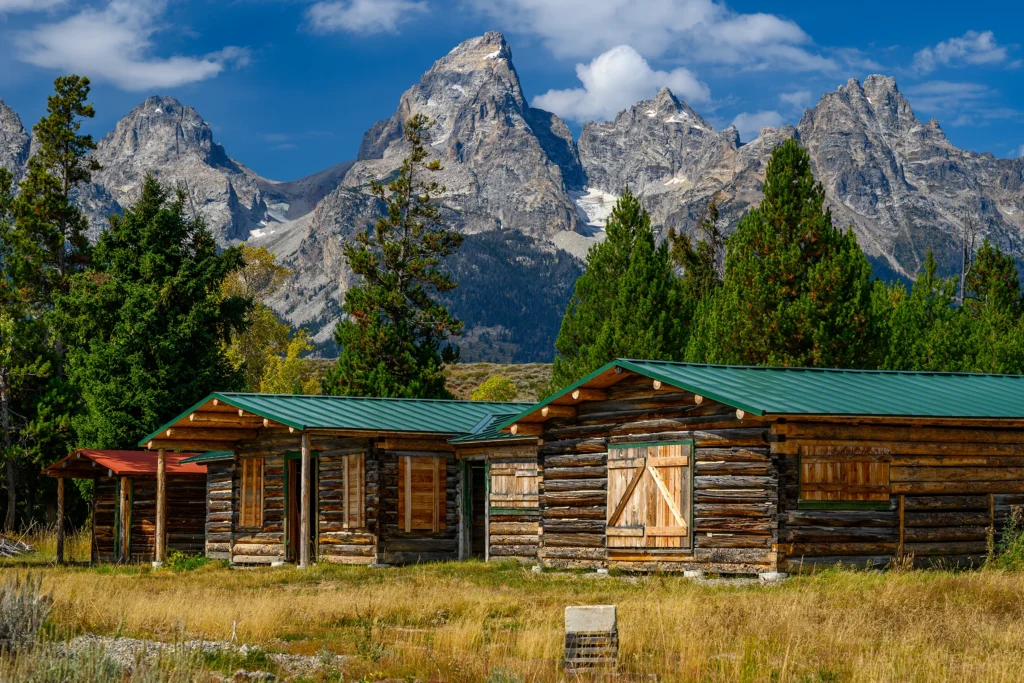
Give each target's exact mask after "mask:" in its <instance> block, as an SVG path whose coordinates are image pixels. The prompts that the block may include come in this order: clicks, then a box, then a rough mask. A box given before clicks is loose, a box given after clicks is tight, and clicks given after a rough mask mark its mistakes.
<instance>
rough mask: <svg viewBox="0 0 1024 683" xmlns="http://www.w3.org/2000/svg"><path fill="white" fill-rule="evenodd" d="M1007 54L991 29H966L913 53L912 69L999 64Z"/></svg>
mask: <svg viewBox="0 0 1024 683" xmlns="http://www.w3.org/2000/svg"><path fill="white" fill-rule="evenodd" d="M1007 57H1008V55H1007V51H1006V47H1004V46H1002V45H999V43H997V42H996V37H995V34H994V33H992V31H982V32H980V33H979V32H978V31H968V32H967V33H965V34H963V35H962V36H960V37H959V38H950V39H949V40H944V41H942V42H941V43H939V44H938V45H935V46H934V47H926V48H924V49H923V50H921V51H919V52H918V53H917V54H915V55H914V69H916V70H917V71H918V72H919V73H930V72H932V71H935V69H937V68H938V67H939V66H964V65H978V64H1001V63H1003V62H1005V61H1006V59H1007Z"/></svg>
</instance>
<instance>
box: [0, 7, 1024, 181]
mask: <svg viewBox="0 0 1024 683" xmlns="http://www.w3.org/2000/svg"><path fill="white" fill-rule="evenodd" d="M1022 25H1024V3H1011V2H1005V1H1003V2H990V1H986V0H976V1H975V2H972V3H970V4H969V5H964V4H963V3H962V2H957V3H953V2H931V3H928V4H927V5H925V4H924V3H919V2H915V3H900V2H893V1H892V0H889V1H888V2H882V1H879V0H860V1H858V2H855V3H822V2H767V1H755V0H741V1H736V2H730V3H727V4H726V3H721V2H715V1H713V0H319V1H318V0H178V1H175V0H91V1H88V2H85V1H82V0H0V99H3V100H4V101H6V102H7V103H8V104H10V105H11V106H12V107H14V108H15V109H16V110H17V111H18V112H19V114H21V116H22V119H23V121H24V123H25V124H26V126H31V124H32V123H34V122H35V121H36V120H38V118H39V116H40V115H41V114H42V112H43V108H44V107H45V98H46V95H47V93H48V92H49V91H50V88H51V84H52V80H53V78H54V77H55V76H56V75H59V74H61V73H67V72H71V71H74V72H78V73H82V74H84V75H87V76H89V77H90V78H92V79H93V81H94V89H93V96H94V97H93V101H94V103H95V105H96V110H97V117H96V120H95V121H94V122H91V123H90V124H89V126H88V127H89V129H90V131H91V132H93V133H94V134H95V135H97V136H99V135H102V134H104V133H106V132H107V131H109V130H110V129H112V128H113V126H114V124H115V122H116V121H117V119H118V118H120V117H121V116H123V115H124V114H126V113H127V112H128V111H129V110H130V109H131V108H132V107H133V106H134V105H136V104H138V103H139V102H141V101H142V99H144V98H145V97H146V96H148V95H152V94H169V95H173V96H175V97H177V98H179V99H180V100H182V101H183V102H185V103H186V104H190V105H192V106H194V107H195V108H196V109H197V110H198V111H199V112H200V113H201V114H202V115H203V116H204V117H205V118H206V119H207V120H208V121H210V123H211V124H212V125H213V127H214V135H215V137H216V139H217V140H218V141H219V142H221V143H222V144H223V145H224V146H225V148H226V149H227V152H228V153H229V154H230V155H231V156H233V157H235V158H236V159H238V160H240V161H242V162H243V163H245V164H247V165H249V166H250V167H252V168H253V169H255V170H256V171H257V172H259V173H260V174H262V175H264V176H266V177H270V178H275V179H279V180H288V179H292V178H297V177H301V176H304V175H308V174H310V173H314V172H316V171H318V170H322V169H324V168H326V167H328V166H331V165H333V164H336V163H339V162H341V161H345V160H347V159H350V158H352V157H353V156H354V155H355V153H356V150H357V148H358V145H359V140H360V138H361V136H362V134H363V132H364V131H365V130H366V129H367V128H368V127H369V126H370V125H372V124H373V122H375V121H376V120H378V119H381V118H386V117H388V116H390V115H391V114H392V112H393V111H394V109H395V106H396V104H397V102H398V98H399V97H400V96H401V94H402V92H403V91H405V90H406V89H407V88H408V87H409V86H410V85H411V84H412V83H414V82H415V81H416V80H417V79H418V78H419V76H420V75H421V74H422V72H423V71H425V70H426V69H428V68H429V67H430V65H431V64H432V63H433V61H434V60H435V59H437V58H438V57H440V56H442V55H444V54H445V53H446V52H448V50H450V49H451V48H452V47H454V46H455V45H456V44H458V43H459V42H461V41H462V40H465V39H467V38H470V37H472V36H475V35H479V34H481V33H483V32H484V31H487V30H491V29H496V30H500V31H503V32H504V33H505V35H506V37H507V38H508V40H509V42H510V43H511V45H512V51H513V56H514V60H515V65H516V68H517V70H518V71H519V74H520V77H521V79H522V82H523V88H524V90H525V92H526V95H527V97H528V98H529V99H530V100H531V101H532V102H534V103H535V104H537V105H543V106H544V107H545V108H549V109H552V110H554V111H556V113H558V114H560V115H561V116H563V118H566V119H567V120H568V121H569V123H570V125H571V126H572V127H573V129H574V130H575V131H576V132H577V133H578V131H579V127H580V125H582V122H583V121H586V120H589V119H592V118H607V117H612V116H614V113H615V112H616V111H618V110H619V109H621V108H624V107H625V106H628V105H629V104H631V103H632V102H633V101H635V100H636V99H639V98H640V97H648V96H650V95H653V93H654V92H655V91H656V90H657V88H658V87H660V86H661V85H669V86H670V87H672V88H673V90H674V91H676V93H677V95H679V96H680V97H681V98H682V99H686V100H687V101H688V102H689V103H690V104H691V106H693V107H694V109H696V110H697V111H698V112H700V113H701V114H702V115H703V116H704V117H705V118H707V119H708V120H709V121H711V122H712V123H713V124H714V125H715V126H716V127H719V128H721V127H724V126H726V125H728V124H730V123H736V124H737V126H738V127H739V128H740V129H741V133H742V136H743V138H744V140H749V139H751V138H752V137H753V136H755V135H756V132H755V131H756V130H757V128H758V126H759V125H762V124H765V125H778V124H786V123H791V124H796V123H797V121H798V120H799V118H800V115H801V113H802V111H803V108H804V107H805V106H813V105H814V103H815V102H817V100H818V98H819V97H820V96H821V94H822V93H824V92H826V91H829V90H833V89H835V88H836V87H837V86H838V85H840V84H842V83H845V82H846V80H847V79H848V78H857V79H860V80H863V78H864V77H865V76H867V75H868V74H871V73H883V74H886V75H890V76H893V77H895V78H896V80H897V83H898V84H899V87H900V89H901V90H902V91H903V92H904V93H905V94H906V95H907V97H908V98H909V99H910V101H911V104H912V105H913V106H914V110H915V113H917V115H918V116H919V117H920V118H921V119H922V120H927V119H929V118H931V117H936V118H938V119H939V122H940V123H941V124H942V127H943V129H944V130H945V131H946V134H947V135H948V136H949V138H950V139H951V140H952V141H953V142H954V144H956V145H958V146H960V147H964V148H967V149H971V150H975V151H979V152H991V153H993V154H995V155H997V156H1000V157H1010V156H1020V155H1022V154H1024V46H1022V45H1021V44H1019V43H1018V42H1015V41H1021V42H1024V37H1022V36H1024V33H1021V31H1020V26H1022Z"/></svg>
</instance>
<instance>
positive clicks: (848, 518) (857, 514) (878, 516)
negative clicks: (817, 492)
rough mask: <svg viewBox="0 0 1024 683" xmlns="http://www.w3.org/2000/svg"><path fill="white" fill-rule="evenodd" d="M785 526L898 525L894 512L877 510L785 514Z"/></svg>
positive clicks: (794, 512) (809, 511)
mask: <svg viewBox="0 0 1024 683" xmlns="http://www.w3.org/2000/svg"><path fill="white" fill-rule="evenodd" d="M784 520H785V525H786V526H826V527H828V526H833V527H886V528H891V527H895V526H896V525H897V524H899V519H898V517H897V515H896V513H895V512H885V511H877V510H799V511H791V512H787V513H786V514H785V516H784Z"/></svg>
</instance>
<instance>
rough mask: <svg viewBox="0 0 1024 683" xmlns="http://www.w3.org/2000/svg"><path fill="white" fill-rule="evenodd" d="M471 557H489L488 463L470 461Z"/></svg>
mask: <svg viewBox="0 0 1024 683" xmlns="http://www.w3.org/2000/svg"><path fill="white" fill-rule="evenodd" d="M469 492H470V520H471V522H470V523H471V527H470V534H469V538H470V544H469V554H470V557H475V558H478V559H481V560H482V559H486V558H487V465H486V463H483V462H470V463H469Z"/></svg>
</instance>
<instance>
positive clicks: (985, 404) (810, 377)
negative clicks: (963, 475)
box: [498, 359, 1024, 429]
mask: <svg viewBox="0 0 1024 683" xmlns="http://www.w3.org/2000/svg"><path fill="white" fill-rule="evenodd" d="M616 366H617V367H621V368H623V369H624V370H631V371H633V372H636V373H639V374H641V375H646V376H647V377H650V378H652V379H657V380H661V381H662V382H664V383H665V384H670V385H672V386H674V387H678V388H680V389H686V390H687V391H692V392H694V393H697V394H701V395H702V396H706V397H708V398H711V399H714V400H716V401H720V402H722V403H725V404H726V405H730V406H733V407H735V408H740V409H742V410H745V411H747V412H749V413H752V414H754V415H836V416H855V415H856V416H865V417H868V416H871V417H875V416H878V417H933V418H969V419H970V418H974V419H988V418H994V419H998V418H1024V376H1021V375H985V374H975V373H955V372H903V371H883V370H841V369H825V368H779V367H751V366H738V365H701V364H695V363H673V362H670V361H648V360H627V359H618V360H614V361H612V362H610V363H608V364H607V365H605V366H604V367H602V368H600V369H598V370H596V371H594V372H593V373H591V374H590V375H588V376H587V377H584V378H583V379H581V380H579V381H578V382H576V383H574V384H573V385H571V386H569V387H567V388H565V389H563V390H562V391H560V392H559V393H557V394H555V395H553V396H550V397H548V398H547V399H546V400H545V401H543V402H541V403H538V404H537V405H535V406H532V407H531V408H529V409H528V410H526V411H523V412H522V413H520V414H518V415H516V416H514V417H512V418H510V419H507V420H505V422H503V423H502V424H501V425H498V428H499V429H503V428H506V427H508V426H510V425H511V424H512V423H514V422H516V421H517V420H520V419H522V418H524V417H526V416H527V415H529V414H531V413H533V412H535V411H537V410H539V409H540V408H542V407H543V406H545V405H547V404H548V403H551V402H552V401H554V400H555V399H557V398H559V397H561V396H564V395H566V394H567V393H569V392H571V391H573V390H574V389H576V388H578V387H580V386H582V385H584V384H586V383H588V382H589V381H591V380H592V379H594V378H595V377H597V376H598V375H601V374H602V373H604V372H607V371H608V370H610V369H612V368H614V367H616Z"/></svg>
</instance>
